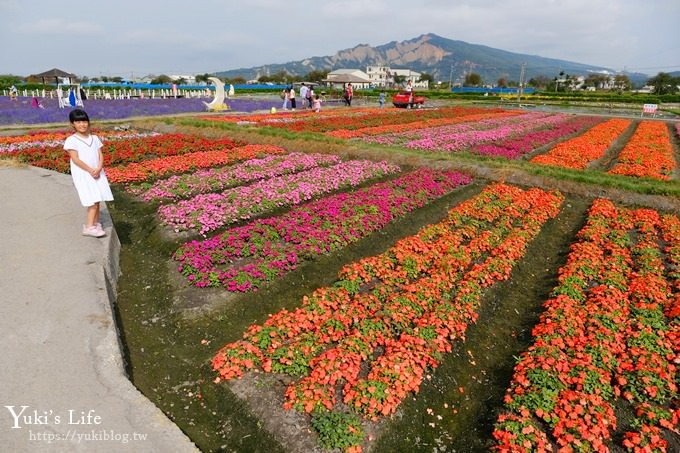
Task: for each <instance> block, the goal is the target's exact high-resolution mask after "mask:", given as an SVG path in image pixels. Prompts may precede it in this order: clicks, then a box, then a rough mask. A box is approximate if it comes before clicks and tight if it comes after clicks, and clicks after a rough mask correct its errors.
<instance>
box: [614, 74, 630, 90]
mask: <svg viewBox="0 0 680 453" xmlns="http://www.w3.org/2000/svg"><path fill="white" fill-rule="evenodd" d="M632 87H633V83H632V82H631V81H630V79H629V78H628V76H627V75H625V74H616V77H614V88H616V89H617V90H622V91H628V90H630V89H631V88H632Z"/></svg>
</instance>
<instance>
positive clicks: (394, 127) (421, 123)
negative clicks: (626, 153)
mask: <svg viewBox="0 0 680 453" xmlns="http://www.w3.org/2000/svg"><path fill="white" fill-rule="evenodd" d="M521 113H522V112H521V111H503V110H499V109H490V110H485V111H483V112H477V111H472V112H460V113H459V114H458V116H449V117H445V118H432V119H423V120H418V121H412V122H405V123H401V124H385V125H378V126H369V127H362V128H359V129H337V130H334V131H330V132H326V135H328V136H330V137H335V138H342V139H350V138H357V137H366V136H373V135H381V134H393V133H399V132H407V131H412V130H415V129H427V128H433V127H438V126H449V125H453V124H458V123H468V122H469V123H474V122H477V121H483V120H485V119H489V118H504V117H510V116H517V115H520V114H521Z"/></svg>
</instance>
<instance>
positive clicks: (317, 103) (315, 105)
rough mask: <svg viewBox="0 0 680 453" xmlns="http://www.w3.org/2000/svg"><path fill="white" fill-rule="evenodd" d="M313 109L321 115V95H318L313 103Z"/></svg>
mask: <svg viewBox="0 0 680 453" xmlns="http://www.w3.org/2000/svg"><path fill="white" fill-rule="evenodd" d="M312 108H313V109H314V111H315V112H316V113H319V112H320V111H321V99H319V95H318V94H317V95H316V97H315V98H314V101H313V103H312Z"/></svg>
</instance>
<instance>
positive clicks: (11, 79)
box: [0, 74, 21, 87]
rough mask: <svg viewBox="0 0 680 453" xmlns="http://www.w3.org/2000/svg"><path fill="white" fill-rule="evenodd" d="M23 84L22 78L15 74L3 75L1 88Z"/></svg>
mask: <svg viewBox="0 0 680 453" xmlns="http://www.w3.org/2000/svg"><path fill="white" fill-rule="evenodd" d="M20 83H21V77H19V76H16V75H14V74H2V75H0V86H8V87H9V86H12V85H18V84H20Z"/></svg>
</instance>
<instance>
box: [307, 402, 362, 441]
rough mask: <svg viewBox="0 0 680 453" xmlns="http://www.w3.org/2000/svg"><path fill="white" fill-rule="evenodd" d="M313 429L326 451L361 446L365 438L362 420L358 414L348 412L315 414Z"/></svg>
mask: <svg viewBox="0 0 680 453" xmlns="http://www.w3.org/2000/svg"><path fill="white" fill-rule="evenodd" d="M312 427H314V430H316V432H317V433H318V434H319V441H320V442H321V445H323V447H324V448H326V449H329V450H330V449H334V448H341V449H345V448H348V447H352V446H354V445H360V444H361V441H362V440H363V438H364V431H363V429H362V427H361V420H360V419H359V417H358V416H357V415H356V414H351V413H346V412H321V411H318V412H315V413H314V414H313V415H312Z"/></svg>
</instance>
